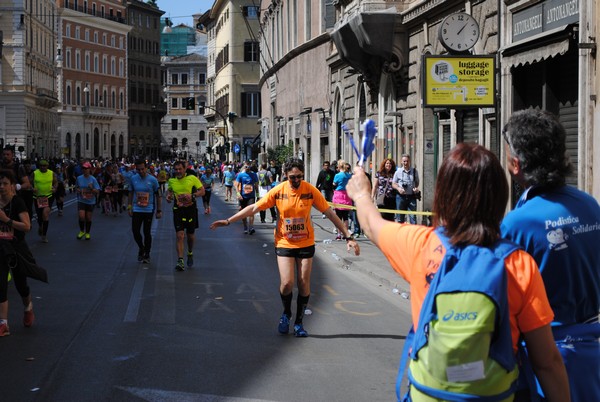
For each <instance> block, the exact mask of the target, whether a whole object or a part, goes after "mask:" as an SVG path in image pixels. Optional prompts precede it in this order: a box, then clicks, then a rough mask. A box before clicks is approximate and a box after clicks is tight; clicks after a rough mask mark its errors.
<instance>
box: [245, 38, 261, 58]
mask: <svg viewBox="0 0 600 402" xmlns="http://www.w3.org/2000/svg"><path fill="white" fill-rule="evenodd" d="M244 61H258V42H244Z"/></svg>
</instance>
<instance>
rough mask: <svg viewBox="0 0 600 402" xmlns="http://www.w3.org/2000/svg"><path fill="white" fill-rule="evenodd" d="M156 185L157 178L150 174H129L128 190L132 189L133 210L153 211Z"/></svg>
mask: <svg viewBox="0 0 600 402" xmlns="http://www.w3.org/2000/svg"><path fill="white" fill-rule="evenodd" d="M158 187H159V184H158V180H157V179H156V177H154V176H152V175H150V174H147V175H146V177H144V178H142V176H140V175H139V174H135V175H133V176H131V178H130V179H129V191H133V212H153V211H154V202H155V199H154V198H155V194H156V192H157V191H158Z"/></svg>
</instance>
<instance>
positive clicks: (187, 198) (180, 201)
mask: <svg viewBox="0 0 600 402" xmlns="http://www.w3.org/2000/svg"><path fill="white" fill-rule="evenodd" d="M191 205H192V195H191V194H179V195H178V196H177V206H178V207H181V208H185V207H189V206H191Z"/></svg>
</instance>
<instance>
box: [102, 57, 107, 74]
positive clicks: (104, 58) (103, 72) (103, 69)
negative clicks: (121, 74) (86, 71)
mask: <svg viewBox="0 0 600 402" xmlns="http://www.w3.org/2000/svg"><path fill="white" fill-rule="evenodd" d="M107 63H108V60H107V59H106V56H102V74H106V73H107V72H108V68H107V67H108V64H107Z"/></svg>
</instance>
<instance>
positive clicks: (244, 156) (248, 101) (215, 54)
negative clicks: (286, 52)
mask: <svg viewBox="0 0 600 402" xmlns="http://www.w3.org/2000/svg"><path fill="white" fill-rule="evenodd" d="M259 11H260V10H259V6H258V5H256V4H255V3H253V2H252V1H248V0H216V1H215V2H214V3H213V5H212V7H211V9H210V10H209V11H208V12H206V13H204V14H203V15H202V16H200V17H199V18H198V19H197V23H199V24H201V25H202V26H203V28H204V30H205V31H206V33H207V46H208V65H207V72H208V75H207V101H206V104H205V110H204V113H205V114H204V115H205V117H206V119H207V120H208V122H209V123H208V124H209V127H210V128H209V145H210V146H211V148H214V149H215V151H217V153H218V158H219V159H221V160H238V161H239V160H248V159H256V158H257V157H258V154H259V153H260V152H261V151H262V147H261V137H260V136H259V134H260V130H259V127H258V125H257V123H258V118H259V117H260V116H261V92H260V89H259V87H258V80H259V56H260V55H261V52H260V49H259V41H258V36H259V31H260V24H259V20H258V18H259V14H260V12H259Z"/></svg>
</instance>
